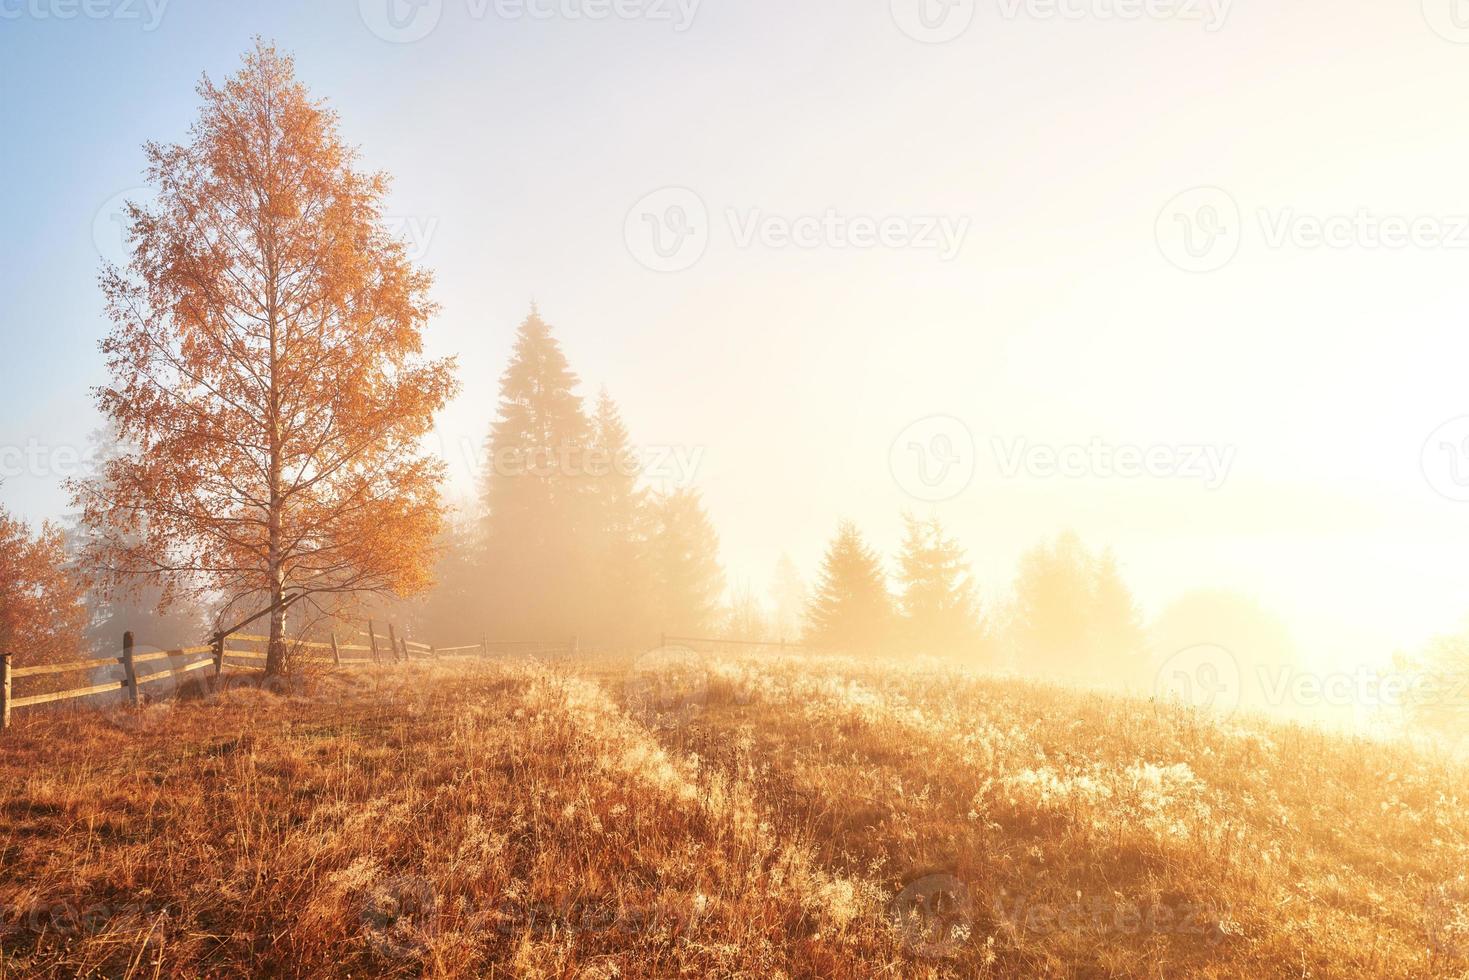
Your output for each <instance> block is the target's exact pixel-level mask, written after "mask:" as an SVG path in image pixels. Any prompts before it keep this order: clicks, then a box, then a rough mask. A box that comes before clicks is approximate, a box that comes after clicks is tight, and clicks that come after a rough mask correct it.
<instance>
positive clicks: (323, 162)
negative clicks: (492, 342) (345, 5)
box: [73, 43, 456, 672]
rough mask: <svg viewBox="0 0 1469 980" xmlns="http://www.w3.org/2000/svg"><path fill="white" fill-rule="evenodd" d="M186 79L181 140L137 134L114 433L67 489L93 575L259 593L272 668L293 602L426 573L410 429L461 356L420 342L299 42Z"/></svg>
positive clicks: (407, 583)
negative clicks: (439, 354)
mask: <svg viewBox="0 0 1469 980" xmlns="http://www.w3.org/2000/svg"><path fill="white" fill-rule="evenodd" d="M199 94H200V96H201V97H202V99H203V108H202V112H201V114H200V116H199V119H198V121H197V122H196V123H195V125H194V126H193V128H192V130H191V132H190V136H191V139H190V141H189V142H188V143H187V144H186V145H171V146H164V145H159V144H152V143H150V144H149V145H148V146H147V147H146V148H145V149H146V152H147V155H148V159H149V162H150V163H149V180H150V183H151V184H152V185H153V187H154V188H155V189H156V190H157V194H158V197H157V201H156V203H155V204H153V205H152V206H151V207H147V208H145V207H140V206H138V205H136V204H133V205H130V206H129V209H128V215H129V228H130V239H131V242H132V247H133V252H132V258H131V261H130V264H129V266H128V267H127V268H126V269H121V268H118V267H115V266H109V267H108V268H106V269H105V270H104V272H103V274H102V287H103V290H104V292H105V294H106V296H107V304H108V313H109V315H110V317H111V319H112V321H113V329H112V332H111V334H110V335H109V336H108V337H107V338H106V340H104V341H103V343H102V350H103V352H104V353H105V354H106V356H107V359H108V368H109V373H110V375H111V378H110V383H109V384H107V385H104V386H102V387H100V388H98V389H97V390H96V392H95V395H96V400H97V403H98V405H99V407H100V408H101V410H102V412H103V413H104V414H105V415H106V416H107V417H108V418H109V419H110V420H111V421H112V422H113V423H114V424H115V425H116V426H117V429H118V431H119V434H120V436H121V438H122V439H123V440H124V441H125V442H126V444H127V445H128V446H129V447H130V451H126V452H123V453H120V454H119V455H118V456H117V458H115V459H112V460H109V461H108V463H107V465H106V467H105V469H104V471H103V472H102V474H101V475H100V476H99V478H98V479H97V480H94V481H91V482H88V483H82V484H77V485H74V486H73V491H74V493H75V494H76V498H77V502H78V503H79V504H80V505H81V507H82V508H83V520H84V522H85V524H86V525H87V526H88V527H89V528H90V529H91V530H93V531H94V532H98V533H97V538H98V544H97V545H96V546H95V547H94V549H93V550H94V554H93V555H92V556H91V557H93V558H94V559H95V560H96V563H97V565H98V567H99V568H100V569H101V571H102V573H103V575H104V578H105V580H106V581H108V582H109V583H112V584H113V585H117V584H124V583H127V582H132V581H137V580H138V578H139V577H143V578H152V579H154V580H156V581H159V582H162V583H164V584H165V585H166V587H167V589H168V591H167V592H166V593H165V601H169V600H171V599H172V598H175V597H179V596H181V595H185V594H192V595H195V596H217V597H220V598H222V599H223V600H224V601H225V604H226V605H225V608H226V613H225V615H231V613H230V612H229V610H230V609H231V607H237V609H247V608H248V609H249V610H250V611H253V610H254V608H255V606H256V605H257V604H259V605H263V606H265V607H267V608H270V609H272V610H273V611H272V613H271V625H270V636H271V644H270V659H269V662H268V669H269V670H270V671H271V672H276V671H278V670H280V669H281V668H282V666H283V665H282V655H283V650H284V644H283V642H282V636H283V631H284V625H285V609H286V607H287V606H289V605H290V604H292V603H293V602H296V601H302V600H304V602H305V603H306V604H307V605H312V606H315V607H316V609H317V611H318V612H328V611H331V610H334V609H337V608H340V607H341V606H342V605H344V604H346V603H349V602H350V601H351V600H352V599H353V598H354V597H361V596H363V595H379V596H406V595H412V594H417V593H420V592H422V591H424V590H425V589H426V588H427V587H428V586H429V585H430V584H431V583H430V574H429V569H430V567H431V563H432V555H431V551H432V542H433V540H434V538H435V535H436V534H437V533H438V530H439V526H440V523H441V516H442V515H441V505H440V502H439V494H438V488H439V484H440V483H441V481H442V479H443V464H442V463H441V462H440V461H438V460H436V459H434V458H432V457H429V456H427V455H425V454H424V453H423V452H422V451H421V449H420V440H421V439H422V437H423V436H424V435H425V434H426V433H427V432H428V431H429V430H430V428H431V426H432V422H433V416H434V413H435V412H436V411H438V410H439V409H440V408H441V407H442V406H443V405H444V403H445V402H446V401H447V399H448V398H449V397H451V396H452V394H453V393H454V391H455V388H456V382H455V381H454V377H453V367H454V365H453V361H452V359H445V360H427V359H425V358H424V357H423V356H422V349H423V338H422V331H423V328H424V326H425V324H426V323H427V321H428V319H429V317H430V316H431V315H432V314H433V313H434V311H435V307H434V305H433V303H432V302H430V300H429V299H428V296H427V294H428V290H429V286H430V283H431V277H430V275H429V274H428V273H427V272H425V271H422V270H419V269H416V268H414V266H413V265H412V264H411V263H410V261H409V260H408V258H407V256H406V254H405V252H404V249H403V246H402V244H401V243H400V242H399V241H397V240H396V239H394V238H393V237H392V236H391V235H390V234H388V233H387V231H386V230H385V228H384V223H383V215H382V200H383V197H384V194H385V193H386V189H387V178H386V176H385V175H383V174H363V173H360V172H358V171H357V170H356V169H355V168H354V165H355V163H356V154H355V151H353V150H352V149H351V148H349V147H347V146H346V145H344V144H343V142H342V141H341V138H340V136H339V134H338V130H337V119H336V116H335V114H334V113H333V112H332V111H330V110H329V109H327V108H325V107H324V105H323V104H322V103H320V102H314V101H312V100H311V99H310V98H309V96H308V94H307V92H306V90H305V88H304V87H303V86H302V85H301V84H300V83H299V82H297V81H296V80H295V78H294V69H293V65H292V62H291V59H290V58H288V57H285V56H283V55H280V54H278V53H277V52H276V51H275V49H274V48H272V47H270V46H267V45H264V44H262V43H257V45H256V47H255V49H254V50H253V51H252V52H251V53H249V54H248V55H247V56H246V57H245V59H244V67H243V68H242V70H241V71H240V72H239V73H237V74H236V75H234V76H233V77H231V78H230V79H229V80H228V81H226V82H225V84H224V85H223V86H216V85H214V84H213V83H211V82H210V81H209V80H208V79H207V78H206V79H205V80H204V81H203V82H201V84H200V86H199ZM262 599H264V600H265V601H264V602H261V600H262Z"/></svg>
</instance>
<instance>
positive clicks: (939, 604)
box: [898, 514, 979, 654]
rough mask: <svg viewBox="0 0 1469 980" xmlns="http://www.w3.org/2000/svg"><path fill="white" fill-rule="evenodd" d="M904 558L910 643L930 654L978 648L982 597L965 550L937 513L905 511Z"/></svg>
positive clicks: (905, 624) (902, 579) (901, 563)
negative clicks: (976, 592) (926, 516)
mask: <svg viewBox="0 0 1469 980" xmlns="http://www.w3.org/2000/svg"><path fill="white" fill-rule="evenodd" d="M903 523H904V535H903V550H902V553H901V555H900V556H899V559H898V568H899V581H900V583H901V586H902V593H901V596H900V598H899V601H898V604H899V608H900V610H901V611H902V614H903V640H904V642H905V644H906V645H907V646H908V647H909V648H911V649H913V650H915V651H921V652H924V653H945V654H952V653H963V652H972V651H973V650H974V647H975V646H976V644H977V642H978V640H979V623H978V613H977V602H976V600H975V597H974V585H973V582H972V580H971V578H970V572H969V563H968V562H967V561H966V560H965V558H964V549H962V548H960V547H959V545H958V543H957V542H955V541H954V540H953V539H952V538H950V537H948V536H947V535H946V534H945V533H944V529H943V525H942V524H940V523H939V520H938V518H937V517H932V518H929V519H928V520H926V521H921V520H919V519H917V518H916V517H914V516H913V515H911V514H904V515H903Z"/></svg>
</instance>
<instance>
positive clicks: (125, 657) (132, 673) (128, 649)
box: [122, 630, 138, 708]
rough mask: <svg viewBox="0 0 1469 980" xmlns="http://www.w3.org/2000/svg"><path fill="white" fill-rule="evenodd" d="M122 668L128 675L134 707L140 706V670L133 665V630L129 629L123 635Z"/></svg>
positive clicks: (129, 690) (130, 695) (129, 691)
mask: <svg viewBox="0 0 1469 980" xmlns="http://www.w3.org/2000/svg"><path fill="white" fill-rule="evenodd" d="M122 669H123V673H124V674H126V675H127V684H128V696H129V697H130V698H131V699H132V702H133V707H134V708H136V707H137V706H138V670H137V668H136V667H135V666H133V631H132V630H128V631H127V632H126V633H124V634H123V635H122Z"/></svg>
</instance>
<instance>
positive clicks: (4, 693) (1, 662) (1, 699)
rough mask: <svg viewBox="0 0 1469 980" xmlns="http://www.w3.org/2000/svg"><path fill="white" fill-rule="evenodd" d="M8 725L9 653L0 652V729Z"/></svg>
mask: <svg viewBox="0 0 1469 980" xmlns="http://www.w3.org/2000/svg"><path fill="white" fill-rule="evenodd" d="M9 727H10V654H8V653H0V731H3V730H4V729H6V728H9Z"/></svg>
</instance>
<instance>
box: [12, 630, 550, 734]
mask: <svg viewBox="0 0 1469 980" xmlns="http://www.w3.org/2000/svg"><path fill="white" fill-rule="evenodd" d="M353 639H356V640H358V641H359V642H355V643H343V642H340V641H339V639H338V637H337V634H336V633H332V634H331V636H330V639H329V640H328V641H325V642H322V641H312V640H286V641H285V643H286V646H287V647H288V648H289V649H290V650H291V651H292V653H291V655H290V657H289V661H290V663H291V664H292V665H296V664H303V663H306V664H319V665H326V666H330V667H355V666H361V665H364V664H381V663H385V662H387V663H398V662H402V661H407V660H412V659H413V658H414V657H415V656H417V657H419V658H424V657H427V658H431V659H433V658H438V657H440V656H449V655H463V654H466V653H471V652H477V653H478V654H480V655H481V656H488V655H489V654H490V653H491V651H492V650H524V651H525V652H545V651H547V650H551V649H556V650H565V649H568V648H569V649H570V650H571V651H572V652H573V653H574V652H576V650H577V646H578V644H577V641H576V639H575V638H573V639H572V640H571V642H570V644H569V645H568V644H566V643H564V642H562V643H559V644H558V643H542V642H536V641H532V642H511V643H492V642H490V641H489V640H488V639H482V640H481V641H480V642H479V643H473V644H469V645H467V646H456V647H435V646H433V645H432V644H428V643H419V642H416V641H414V640H410V639H408V638H407V637H400V636H399V635H398V631H397V630H396V629H395V628H394V626H393V624H392V623H389V624H388V635H387V636H381V635H379V634H378V632H377V629H376V628H375V627H374V625H373V624H372V622H371V621H369V622H368V624H367V632H366V633H363V634H360V636H356V637H353ZM362 640H365V641H366V643H365V644H364V643H363V642H360V641H362ZM269 642H270V637H268V636H259V635H254V634H250V633H238V632H236V633H229V634H220V633H217V634H215V636H214V639H213V640H212V641H211V642H209V643H207V644H204V645H201V646H194V647H181V648H179V649H177V650H159V651H155V652H151V653H136V652H135V651H134V649H133V634H132V633H124V634H123V638H122V655H121V656H118V657H95V658H93V659H91V660H73V661H69V662H67V663H60V664H36V665H35V666H29V667H15V666H13V664H12V661H13V660H14V656H13V654H9V653H0V729H5V728H8V727H10V713H11V711H13V710H14V709H16V708H28V707H33V706H35V705H41V704H51V703H54V702H57V701H69V700H71V699H73V698H85V697H92V696H96V695H101V694H113V693H116V692H117V691H126V692H127V697H128V701H129V703H130V704H131V705H133V706H134V707H136V706H137V705H138V704H139V703H140V702H141V693H142V688H143V685H145V684H148V683H151V682H153V681H159V680H163V679H164V678H168V677H172V678H177V677H178V676H179V675H181V674H188V673H191V672H193V671H196V670H206V669H209V668H213V672H212V676H213V677H216V678H218V677H220V676H221V675H223V673H224V669H225V667H231V668H233V669H236V670H264V669H265V663H266V659H267V654H266V653H264V652H262V651H259V650H250V649H241V646H240V645H263V644H268V643H269ZM303 653H304V656H303ZM362 654H365V655H366V656H361V655H362ZM175 657H178V658H202V659H190V660H189V661H188V662H187V663H184V664H182V665H168V666H167V667H166V669H164V670H155V671H153V672H152V673H141V672H140V669H141V670H148V669H149V668H148V665H150V664H155V663H157V662H158V661H161V660H171V659H172V658H175ZM116 664H121V665H122V670H123V676H122V678H121V679H119V680H110V681H107V682H106V683H104V684H92V685H90V686H87V687H76V688H70V689H68V690H65V691H51V692H47V693H44V694H31V695H27V696H24V697H15V696H14V694H13V683H14V681H15V680H16V679H18V678H23V677H41V676H47V675H52V674H66V673H74V672H80V671H92V670H97V669H99V668H106V667H112V666H114V665H116Z"/></svg>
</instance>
